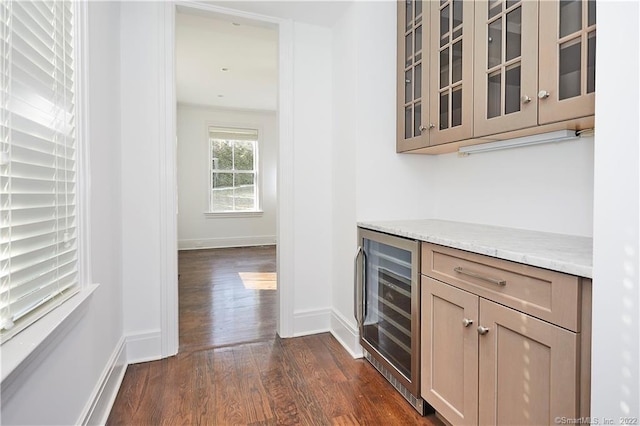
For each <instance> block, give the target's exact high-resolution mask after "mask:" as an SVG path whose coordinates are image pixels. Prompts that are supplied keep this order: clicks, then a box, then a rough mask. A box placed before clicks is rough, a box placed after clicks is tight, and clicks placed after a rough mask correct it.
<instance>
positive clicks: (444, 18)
mask: <svg viewBox="0 0 640 426" xmlns="http://www.w3.org/2000/svg"><path fill="white" fill-rule="evenodd" d="M447 43H449V5H446V6H445V7H444V8H442V10H441V11H440V47H442V46H444V45H445V44H447Z"/></svg>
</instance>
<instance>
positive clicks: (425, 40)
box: [396, 0, 430, 152]
mask: <svg viewBox="0 0 640 426" xmlns="http://www.w3.org/2000/svg"><path fill="white" fill-rule="evenodd" d="M424 6H427V7H428V2H427V1H425V2H424V4H423V1H422V0H404V1H399V2H398V87H397V90H398V93H397V100H398V118H397V123H398V128H397V133H398V134H397V138H396V140H397V146H396V150H397V151H398V152H403V151H409V150H412V149H417V148H424V147H426V146H428V145H429V134H428V132H427V128H426V127H425V121H426V118H427V117H428V116H429V114H428V112H429V111H428V108H429V104H428V102H425V101H424V99H428V98H425V97H426V96H427V94H428V93H427V92H428V83H429V81H428V79H427V78H423V75H425V76H428V75H429V74H428V72H429V53H428V47H429V26H430V25H429V14H428V10H424V9H423V7H424Z"/></svg>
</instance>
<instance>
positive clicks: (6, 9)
mask: <svg viewBox="0 0 640 426" xmlns="http://www.w3.org/2000/svg"><path fill="white" fill-rule="evenodd" d="M73 23H74V5H73V3H72V2H70V1H58V0H56V1H23V0H20V1H12V0H2V1H1V2H0V35H1V36H2V39H1V46H0V55H1V57H2V58H1V60H2V63H1V64H0V67H1V74H0V90H1V94H2V99H1V102H0V207H1V209H2V210H1V212H0V335H1V337H2V341H6V340H7V339H8V338H10V337H11V336H13V335H15V334H16V333H17V332H19V331H20V330H22V329H24V328H25V327H26V326H28V325H29V324H31V323H32V322H33V321H35V320H37V319H38V318H40V317H42V316H43V315H44V314H46V313H47V312H49V311H50V310H51V309H53V308H54V307H56V306H58V305H59V304H60V303H62V301H64V300H66V299H67V298H68V297H70V296H71V295H72V294H74V293H75V292H76V291H77V290H78V289H79V284H78V264H77V263H78V262H77V259H78V253H77V230H76V224H77V220H76V148H77V147H76V136H75V135H76V122H75V120H76V114H75V93H76V90H75V87H76V86H75V75H74V26H73Z"/></svg>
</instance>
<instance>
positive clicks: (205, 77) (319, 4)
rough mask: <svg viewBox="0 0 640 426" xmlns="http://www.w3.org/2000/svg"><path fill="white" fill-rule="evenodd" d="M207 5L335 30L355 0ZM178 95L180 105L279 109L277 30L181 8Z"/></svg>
mask: <svg viewBox="0 0 640 426" xmlns="http://www.w3.org/2000/svg"><path fill="white" fill-rule="evenodd" d="M206 3H207V4H209V5H212V6H215V7H218V8H226V9H234V10H236V11H241V12H247V13H249V14H255V15H256V16H257V17H259V16H260V15H262V16H266V17H272V18H280V19H292V20H294V21H297V22H304V23H307V24H313V25H320V26H328V27H330V26H333V24H334V23H335V22H336V21H337V19H338V18H339V17H340V16H341V15H342V14H343V13H344V11H345V10H346V9H347V7H348V6H349V5H350V4H351V3H352V1H350V0H333V1H327V0H321V1H317V0H295V1H237V0H234V1H231V0H222V1H220V0H218V1H206ZM220 10H223V9H220ZM223 68H225V69H226V71H223ZM176 95H177V99H178V102H180V103H188V104H196V105H204V106H214V107H220V108H242V109H259V110H276V108H277V96H278V31H277V27H276V25H275V24H269V23H266V22H261V21H254V20H250V19H247V18H238V17H235V18H234V17H232V16H230V15H224V14H221V13H210V12H204V11H202V10H198V9H195V8H189V7H186V6H179V7H178V13H177V14H176Z"/></svg>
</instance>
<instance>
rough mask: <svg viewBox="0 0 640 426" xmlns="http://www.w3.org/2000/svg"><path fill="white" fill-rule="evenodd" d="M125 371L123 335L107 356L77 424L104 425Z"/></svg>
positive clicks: (125, 358)
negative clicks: (106, 360) (107, 359)
mask: <svg viewBox="0 0 640 426" xmlns="http://www.w3.org/2000/svg"><path fill="white" fill-rule="evenodd" d="M126 371H127V352H126V346H125V338H124V336H123V337H122V338H121V339H120V342H118V344H117V345H116V348H115V350H114V351H113V354H112V355H111V357H110V358H109V361H108V362H107V365H106V367H105V369H104V371H103V373H102V375H101V376H100V380H99V381H98V383H97V384H96V387H95V389H94V390H93V392H92V393H91V396H92V397H91V399H90V400H89V402H88V404H87V406H86V407H85V409H84V410H83V413H82V415H81V416H80V420H79V421H78V422H77V424H81V425H104V424H106V423H107V418H108V417H109V413H110V412H111V407H112V406H113V403H114V401H115V399H116V396H117V395H118V390H119V389H120V384H121V383H122V379H123V378H124V373H125V372H126Z"/></svg>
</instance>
